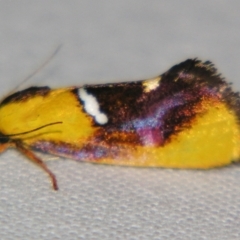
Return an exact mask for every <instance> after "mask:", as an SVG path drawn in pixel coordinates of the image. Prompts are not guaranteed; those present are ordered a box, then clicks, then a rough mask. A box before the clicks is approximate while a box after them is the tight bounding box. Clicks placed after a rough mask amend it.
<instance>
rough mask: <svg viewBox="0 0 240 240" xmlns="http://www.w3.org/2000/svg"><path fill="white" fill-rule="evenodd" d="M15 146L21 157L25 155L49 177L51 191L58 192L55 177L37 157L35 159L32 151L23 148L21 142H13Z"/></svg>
mask: <svg viewBox="0 0 240 240" xmlns="http://www.w3.org/2000/svg"><path fill="white" fill-rule="evenodd" d="M15 146H16V148H17V149H18V150H19V151H20V152H21V153H22V154H23V155H25V156H26V157H27V158H28V159H30V160H31V161H32V162H33V163H35V164H36V165H37V166H39V167H40V168H42V169H43V170H44V171H45V172H46V173H47V174H48V175H49V177H50V179H51V181H52V186H53V189H54V190H58V184H57V179H56V177H55V175H54V174H53V173H52V172H51V170H50V169H48V167H47V165H46V164H45V163H44V162H43V161H42V160H41V159H40V158H39V157H37V156H36V155H35V154H34V153H33V152H32V151H30V150H29V149H27V148H25V147H24V146H23V144H22V143H21V142H15Z"/></svg>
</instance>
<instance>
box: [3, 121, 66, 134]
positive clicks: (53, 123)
mask: <svg viewBox="0 0 240 240" xmlns="http://www.w3.org/2000/svg"><path fill="white" fill-rule="evenodd" d="M56 124H62V122H52V123H48V124H45V125H43V126H41V127H38V128H34V129H31V130H29V131H26V132H20V133H14V134H6V135H5V134H4V135H3V136H0V138H6V137H13V136H20V135H24V134H28V133H32V132H36V131H38V130H40V129H43V128H45V127H49V126H52V125H56Z"/></svg>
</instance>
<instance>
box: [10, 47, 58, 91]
mask: <svg viewBox="0 0 240 240" xmlns="http://www.w3.org/2000/svg"><path fill="white" fill-rule="evenodd" d="M61 47H62V44H60V45H59V46H57V48H56V49H55V50H54V52H53V53H51V54H50V56H49V57H48V58H47V59H46V61H45V62H43V63H42V64H41V65H40V66H39V67H38V68H37V69H36V70H35V71H33V72H32V73H31V74H29V75H28V76H27V77H26V78H25V79H23V81H21V82H20V83H19V84H18V85H17V86H16V87H14V88H13V89H12V90H11V91H10V93H9V94H8V95H11V94H12V93H14V92H16V91H17V90H18V89H19V88H20V87H21V86H22V85H23V84H24V83H26V82H27V81H28V80H29V79H31V78H32V77H33V76H34V75H36V74H37V73H38V72H40V71H41V70H42V69H43V68H44V67H45V66H46V65H48V63H49V62H50V61H51V60H52V59H53V58H54V57H55V56H56V55H57V53H58V52H59V51H60V49H61Z"/></svg>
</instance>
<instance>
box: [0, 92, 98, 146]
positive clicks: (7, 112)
mask: <svg viewBox="0 0 240 240" xmlns="http://www.w3.org/2000/svg"><path fill="white" fill-rule="evenodd" d="M59 121H60V122H62V123H61V124H56V125H52V126H50V127H46V128H44V129H42V130H39V131H37V133H36V132H33V133H30V134H26V135H24V136H23V137H21V139H22V140H24V142H25V143H30V142H34V141H37V140H39V139H41V140H46V141H48V140H51V141H62V142H69V143H72V144H75V145H78V146H79V147H81V143H83V142H84V140H85V139H86V138H88V137H89V136H91V135H92V134H94V131H95V130H96V128H93V127H92V126H91V125H92V124H91V118H90V117H89V116H88V115H86V114H85V113H84V112H83V109H82V106H81V105H80V104H79V102H78V100H77V99H76V97H75V95H74V94H73V93H72V92H71V89H66V88H65V89H57V90H51V91H50V92H49V94H48V95H47V96H34V97H32V98H30V99H28V100H27V101H21V102H13V103H8V104H7V105H4V106H3V107H2V108H1V109H0V131H1V132H2V133H4V134H15V133H21V132H25V131H29V130H31V129H35V128H38V127H40V126H43V125H45V124H49V123H53V122H59ZM56 133H57V134H56Z"/></svg>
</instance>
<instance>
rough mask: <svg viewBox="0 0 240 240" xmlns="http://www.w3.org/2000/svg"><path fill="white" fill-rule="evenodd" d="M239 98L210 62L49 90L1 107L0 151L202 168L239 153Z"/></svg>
mask: <svg viewBox="0 0 240 240" xmlns="http://www.w3.org/2000/svg"><path fill="white" fill-rule="evenodd" d="M239 122H240V97H239V94H238V93H236V92H234V91H233V90H232V88H231V86H230V84H229V83H227V82H226V81H225V79H224V78H223V77H221V75H220V74H218V72H217V70H216V69H215V67H214V66H213V64H212V63H211V62H209V61H206V62H202V61H200V60H198V59H188V60H186V61H184V62H182V63H180V64H178V65H175V66H173V67H172V68H170V69H169V70H168V71H167V72H165V73H163V74H162V75H159V76H157V77H155V78H151V79H146V80H141V81H132V82H123V83H112V84H100V85H85V86H82V87H68V88H60V89H50V88H49V87H30V88H28V89H25V90H23V91H18V92H16V93H14V94H11V95H10V96H8V97H6V98H5V99H3V100H2V102H1V103H0V151H1V152H3V151H4V150H6V149H7V148H16V149H17V150H18V151H20V152H21V153H22V154H23V155H25V156H26V157H27V158H28V159H29V160H31V161H33V162H34V163H35V164H37V165H38V166H39V167H41V168H42V169H43V170H44V171H45V172H46V173H47V174H48V175H49V176H50V178H51V181H52V184H53V188H54V189H55V190H57V189H58V185H57V180H56V177H55V176H54V174H53V173H52V172H51V171H50V170H49V169H48V167H47V165H46V164H45V163H44V162H43V161H42V160H41V158H39V157H38V156H37V155H36V154H35V151H40V152H44V153H49V154H53V155H57V156H61V157H65V158H71V159H75V160H77V161H85V162H92V163H103V164H116V165H126V166H137V167H166V168H191V169H208V168H213V167H220V166H224V165H227V164H230V163H231V162H232V161H237V160H239V156H240V138H239V136H240V132H239V129H240V127H239Z"/></svg>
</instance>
